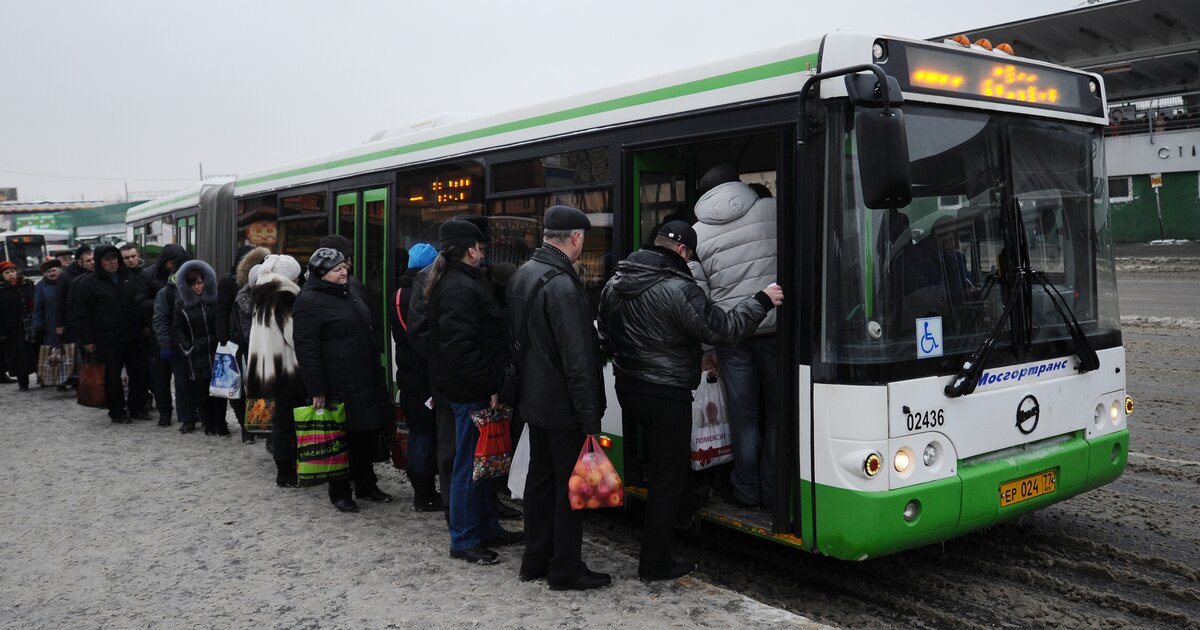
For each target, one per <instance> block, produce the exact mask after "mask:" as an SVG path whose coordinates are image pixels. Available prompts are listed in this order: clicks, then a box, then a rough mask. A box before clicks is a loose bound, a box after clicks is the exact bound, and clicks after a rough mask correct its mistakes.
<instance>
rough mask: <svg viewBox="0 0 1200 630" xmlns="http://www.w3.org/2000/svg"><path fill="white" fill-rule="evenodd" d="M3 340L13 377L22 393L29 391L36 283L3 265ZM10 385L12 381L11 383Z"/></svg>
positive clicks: (0, 307) (11, 266) (0, 274)
mask: <svg viewBox="0 0 1200 630" xmlns="http://www.w3.org/2000/svg"><path fill="white" fill-rule="evenodd" d="M0 321H2V322H3V327H2V328H0V337H3V338H4V362H5V365H6V367H7V370H8V372H9V374H12V375H13V376H15V377H17V383H18V384H19V385H20V387H21V391H25V390H27V389H29V373H30V372H32V371H33V370H34V367H35V361H34V356H35V355H34V354H32V353H33V352H36V350H31V349H30V348H31V347H34V348H35V347H36V346H32V345H31V343H32V342H31V341H30V339H32V338H33V282H31V281H30V280H29V279H28V278H25V277H23V276H22V275H21V274H20V273H19V272H18V271H17V266H16V265H14V264H12V263H11V262H9V261H7V260H5V261H3V262H0ZM9 382H10V383H11V382H12V381H9Z"/></svg>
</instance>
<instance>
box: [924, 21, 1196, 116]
mask: <svg viewBox="0 0 1200 630" xmlns="http://www.w3.org/2000/svg"><path fill="white" fill-rule="evenodd" d="M956 34H957V33H951V34H949V35H947V36H946V37H953V36H954V35H956ZM965 35H966V36H967V37H969V38H971V41H975V40H977V39H979V38H987V39H989V40H991V42H992V43H993V44H999V43H1000V42H1008V43H1010V44H1012V46H1013V48H1014V49H1015V51H1016V54H1017V55H1018V56H1021V57H1028V58H1031V59H1041V60H1043V61H1049V62H1052V63H1056V64H1062V65H1066V66H1071V67H1073V68H1078V69H1080V70H1088V71H1091V72H1096V73H1099V74H1102V75H1104V82H1105V85H1106V86H1107V87H1108V101H1109V103H1114V102H1121V101H1133V100H1138V99H1145V98H1150V97H1155V96H1164V95H1173V94H1180V93H1182V92H1195V91H1197V90H1200V2H1197V1H1196V0H1115V1H1113V2H1105V3H1097V4H1093V5H1090V6H1086V7H1082V8H1079V9H1073V10H1070V11H1064V12H1062V13H1054V14H1051V15H1044V16H1040V17H1035V18H1029V19H1026V20H1020V21H1017V22H1010V23H1008V24H999V25H996V26H987V27H984V28H980V29H976V30H973V31H968V32H966V33H965ZM942 39H943V38H941V37H938V38H934V40H935V41H941V40H942Z"/></svg>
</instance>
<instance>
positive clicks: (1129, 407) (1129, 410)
mask: <svg viewBox="0 0 1200 630" xmlns="http://www.w3.org/2000/svg"><path fill="white" fill-rule="evenodd" d="M1125 415H1127V416H1132V415H1133V397H1131V396H1126V397H1125Z"/></svg>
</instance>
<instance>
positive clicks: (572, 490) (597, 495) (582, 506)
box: [567, 435, 625, 510]
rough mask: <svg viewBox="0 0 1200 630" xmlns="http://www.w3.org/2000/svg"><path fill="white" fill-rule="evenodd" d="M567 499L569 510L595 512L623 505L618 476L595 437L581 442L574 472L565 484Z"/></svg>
mask: <svg viewBox="0 0 1200 630" xmlns="http://www.w3.org/2000/svg"><path fill="white" fill-rule="evenodd" d="M567 499H568V500H570V502H571V509H572V510H596V509H600V508H606V507H620V506H622V505H624V504H625V486H624V485H623V484H622V483H621V476H620V475H618V474H617V469H616V468H614V467H613V465H612V462H611V461H610V460H609V459H608V455H605V454H604V449H602V448H600V443H599V442H597V441H596V436H594V435H589V436H587V439H585V440H584V441H583V448H582V449H580V451H579V459H578V460H576V461H575V469H574V470H572V471H571V478H570V479H568V480H567Z"/></svg>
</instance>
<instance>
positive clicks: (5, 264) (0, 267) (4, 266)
mask: <svg viewBox="0 0 1200 630" xmlns="http://www.w3.org/2000/svg"><path fill="white" fill-rule="evenodd" d="M16 268H17V266H16V265H14V264H12V262H10V261H7V260H0V273H4V272H5V271H8V270H9V269H16Z"/></svg>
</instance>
